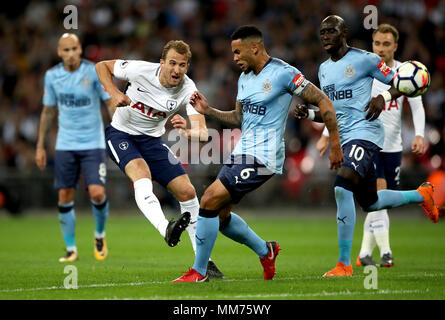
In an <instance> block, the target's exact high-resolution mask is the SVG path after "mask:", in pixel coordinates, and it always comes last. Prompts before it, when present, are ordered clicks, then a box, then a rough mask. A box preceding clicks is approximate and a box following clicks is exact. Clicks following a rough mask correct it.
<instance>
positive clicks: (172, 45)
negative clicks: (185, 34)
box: [161, 40, 192, 63]
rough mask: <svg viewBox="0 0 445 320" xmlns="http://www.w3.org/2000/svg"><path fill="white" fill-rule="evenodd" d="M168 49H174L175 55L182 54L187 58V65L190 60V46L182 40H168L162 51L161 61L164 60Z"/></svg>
mask: <svg viewBox="0 0 445 320" xmlns="http://www.w3.org/2000/svg"><path fill="white" fill-rule="evenodd" d="M170 49H174V50H175V51H176V52H177V53H179V54H182V55H184V56H186V57H187V61H188V63H190V60H191V59H192V51H191V50H190V46H189V45H188V44H187V43H186V42H184V41H182V40H170V41H169V42H167V44H166V45H165V46H164V48H163V49H162V55H161V59H162V60H165V58H166V57H167V53H168V51H169V50H170Z"/></svg>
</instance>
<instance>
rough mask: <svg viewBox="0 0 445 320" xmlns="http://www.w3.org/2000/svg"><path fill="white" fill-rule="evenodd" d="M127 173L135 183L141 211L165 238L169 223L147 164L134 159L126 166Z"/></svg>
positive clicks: (137, 202)
mask: <svg viewBox="0 0 445 320" xmlns="http://www.w3.org/2000/svg"><path fill="white" fill-rule="evenodd" d="M125 173H126V174H127V176H128V177H129V178H130V179H131V181H133V187H134V197H135V200H136V204H137V206H138V208H139V210H141V212H142V213H143V214H144V216H145V217H146V218H147V219H148V220H149V221H150V222H151V224H152V225H153V226H154V227H155V228H156V230H158V231H159V233H160V234H161V236H162V237H165V235H166V229H167V226H168V221H167V219H166V218H165V215H164V212H163V211H162V208H161V204H160V203H159V200H158V198H157V197H156V195H155V194H154V193H153V183H152V181H151V173H150V169H149V168H148V165H147V163H146V162H145V160H144V159H142V158H136V159H133V160H131V161H130V162H129V163H128V164H127V165H126V166H125Z"/></svg>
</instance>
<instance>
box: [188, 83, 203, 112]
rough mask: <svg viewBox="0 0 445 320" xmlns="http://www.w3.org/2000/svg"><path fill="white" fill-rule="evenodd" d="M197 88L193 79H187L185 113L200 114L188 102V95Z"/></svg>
mask: <svg viewBox="0 0 445 320" xmlns="http://www.w3.org/2000/svg"><path fill="white" fill-rule="evenodd" d="M197 90H198V89H197V88H196V85H195V83H194V82H193V80H191V79H189V83H188V84H187V94H186V98H185V99H186V100H185V102H186V105H185V109H186V111H187V115H188V116H190V115H193V114H200V113H199V112H198V111H196V110H195V108H193V106H192V105H191V104H190V97H191V96H192V94H193V93H194V92H195V91H197Z"/></svg>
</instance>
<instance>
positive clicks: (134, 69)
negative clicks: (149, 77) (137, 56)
mask: <svg viewBox="0 0 445 320" xmlns="http://www.w3.org/2000/svg"><path fill="white" fill-rule="evenodd" d="M144 64H146V62H145V61H138V60H119V59H118V60H116V62H115V63H114V70H113V75H114V76H115V77H116V78H118V79H120V80H126V81H132V80H133V79H134V78H136V77H138V75H139V74H140V72H141V68H142V67H143V66H144Z"/></svg>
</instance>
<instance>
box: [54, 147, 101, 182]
mask: <svg viewBox="0 0 445 320" xmlns="http://www.w3.org/2000/svg"><path fill="white" fill-rule="evenodd" d="M54 171H55V179H54V187H55V188H56V189H57V190H60V189H67V188H75V187H76V185H77V183H78V181H79V175H80V172H81V171H82V173H83V175H84V176H85V183H86V185H87V186H89V185H92V184H98V185H101V186H105V182H106V177H107V166H106V154H105V149H91V150H78V151H74V150H73V151H65V150H56V152H55V156H54Z"/></svg>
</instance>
